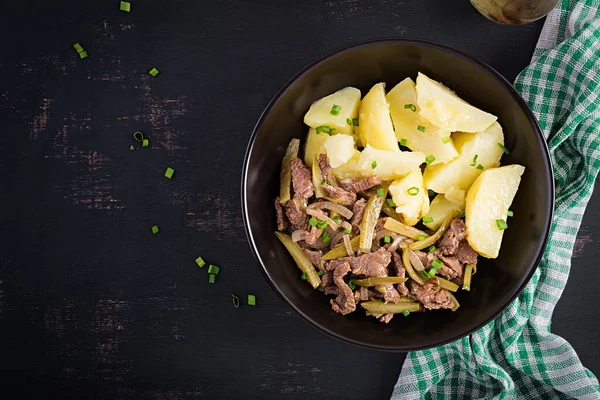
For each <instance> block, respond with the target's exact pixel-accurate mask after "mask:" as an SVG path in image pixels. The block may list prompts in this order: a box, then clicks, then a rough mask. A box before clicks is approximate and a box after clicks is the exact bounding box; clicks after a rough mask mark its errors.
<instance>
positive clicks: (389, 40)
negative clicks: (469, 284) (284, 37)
mask: <svg viewBox="0 0 600 400" xmlns="http://www.w3.org/2000/svg"><path fill="white" fill-rule="evenodd" d="M378 44H406V45H417V46H424V47H431V48H434V49H437V50H442V51H445V52H449V53H452V54H454V55H456V56H458V57H461V58H463V59H466V60H467V61H470V62H471V63H474V64H476V65H478V66H479V67H481V68H483V69H484V70H486V71H487V72H488V73H490V74H491V75H492V76H493V77H494V78H496V79H497V80H498V81H500V83H501V84H502V85H503V86H505V88H506V89H507V90H508V91H509V93H510V94H511V95H512V97H513V98H514V99H515V100H516V101H517V103H518V104H519V105H520V106H521V109H523V111H524V112H525V115H526V116H527V119H528V120H529V122H530V124H531V125H532V126H533V128H534V129H533V130H534V131H535V133H536V134H537V139H538V141H539V142H541V144H542V145H541V148H542V152H543V153H544V154H543V156H544V157H543V159H544V162H545V166H546V168H545V171H546V172H547V173H548V175H547V176H546V177H545V178H546V179H547V180H549V192H550V193H549V195H550V203H549V206H548V208H549V209H548V210H546V213H545V215H546V220H545V225H546V227H545V229H544V235H543V238H542V240H541V241H540V242H539V243H540V247H539V250H538V254H537V256H536V257H535V259H534V260H533V262H532V263H531V265H530V266H529V271H528V272H527V274H525V275H524V276H523V277H522V278H521V279H520V283H519V284H518V285H517V286H516V287H515V288H514V289H513V291H512V293H511V294H510V295H509V296H507V298H506V299H505V300H504V302H503V303H502V304H501V305H500V307H498V309H496V310H495V311H494V312H493V313H491V314H490V315H489V316H488V317H487V318H485V319H484V320H482V322H480V323H479V324H477V325H476V326H475V327H473V328H472V329H468V330H465V331H464V332H463V333H462V334H459V335H453V336H452V337H449V338H447V339H445V340H442V341H440V342H438V343H436V344H435V345H424V346H398V345H392V346H388V345H379V344H375V343H371V342H366V341H361V340H356V339H351V338H348V337H346V336H343V335H340V334H338V333H336V332H334V331H331V330H330V329H327V328H326V327H324V326H321V325H319V324H318V323H316V322H315V321H313V320H312V319H311V318H310V317H309V316H308V315H306V314H305V313H303V312H302V311H301V310H300V309H299V308H298V307H296V306H295V305H294V303H293V302H292V301H291V300H290V299H288V297H287V296H286V295H285V293H283V292H282V291H281V290H280V289H279V287H278V286H277V284H276V283H275V282H274V281H273V280H272V279H271V276H270V275H269V272H268V271H267V268H266V266H265V263H264V262H263V260H262V258H261V256H260V254H259V251H258V249H257V247H256V243H255V241H254V237H253V235H252V231H251V228H250V222H249V220H248V201H247V200H248V199H247V195H246V184H247V180H248V164H249V161H250V155H251V154H252V149H253V147H254V143H255V141H256V136H257V134H258V130H259V129H260V127H261V125H262V123H263V121H264V119H265V117H266V115H267V114H268V113H269V112H270V111H271V109H272V107H273V105H274V104H275V103H276V102H277V101H278V100H279V98H280V97H281V96H282V95H283V93H285V91H287V90H288V88H289V87H290V86H291V85H292V84H293V83H294V82H295V81H296V80H298V79H299V78H300V77H301V76H302V75H304V74H305V73H307V72H308V71H310V70H311V69H312V68H313V67H315V66H317V65H318V64H320V63H322V62H324V61H326V60H328V59H329V58H331V57H333V56H336V55H339V54H341V53H344V52H346V51H350V50H354V49H357V48H360V47H366V46H371V45H378ZM241 201H242V204H241V206H242V217H243V221H244V230H245V231H246V237H247V239H248V244H249V245H250V248H251V250H252V254H253V255H254V258H255V259H256V261H258V263H259V265H260V269H261V272H262V274H263V276H264V277H265V279H266V280H267V282H268V283H269V285H270V286H271V287H272V288H273V290H274V291H275V293H277V295H278V296H279V297H280V298H282V299H283V300H284V301H285V302H286V303H287V304H288V306H290V307H291V308H292V309H293V310H294V311H295V312H296V313H297V314H298V315H300V317H302V319H303V320H304V321H305V322H307V323H308V324H309V325H310V326H312V327H314V328H316V329H317V330H319V331H321V332H323V333H325V334H327V335H329V336H331V337H333V338H335V339H338V340H340V341H342V342H345V343H349V344H353V345H355V346H358V347H362V348H368V349H374V350H382V351H387V352H397V353H404V352H409V351H419V350H425V349H431V348H434V347H438V346H442V345H445V344H448V343H451V342H454V341H457V340H459V339H462V338H463V337H465V336H468V335H470V334H471V333H473V332H475V331H477V330H479V329H481V328H482V327H483V326H485V325H487V324H488V323H489V322H490V321H492V320H494V319H496V318H497V317H498V316H499V315H500V314H501V313H502V312H503V311H504V310H506V309H507V308H508V307H509V306H510V304H511V303H512V302H513V301H514V300H515V299H516V298H517V296H519V294H521V292H522V291H523V289H524V288H525V286H526V285H527V283H529V281H530V279H531V277H532V276H533V274H534V273H535V271H536V270H537V266H538V265H539V263H540V261H541V259H542V257H543V255H544V251H545V249H546V247H547V245H548V240H549V236H550V227H551V226H552V220H553V219H554V202H555V187H554V171H553V169H552V163H551V161H550V151H549V149H548V144H547V142H546V140H545V138H544V135H543V132H542V130H541V128H540V126H539V124H538V121H537V118H536V117H535V115H534V114H533V112H532V111H531V109H530V108H529V105H528V104H527V102H525V100H524V99H523V98H522V97H521V95H520V94H519V93H518V92H517V90H516V89H515V88H514V86H513V85H512V84H511V83H510V82H509V81H508V80H507V79H506V78H505V77H504V76H503V75H502V74H500V73H499V72H498V71H496V70H495V69H494V68H492V67H491V66H489V65H488V64H487V63H485V62H483V61H481V60H479V59H477V58H476V57H474V56H471V55H470V54H468V53H465V52H463V51H461V50H457V49H455V48H453V47H451V46H448V45H445V44H441V43H438V42H435V41H430V40H424V39H415V38H398V37H383V38H375V39H369V40H364V41H360V42H355V43H351V44H348V45H345V46H342V47H339V48H337V49H334V50H332V51H330V52H328V53H327V54H325V55H323V56H321V57H319V58H317V59H316V60H315V61H313V62H311V63H309V64H308V65H306V66H305V67H304V68H302V69H301V70H299V71H298V72H297V73H296V74H294V75H293V76H292V78H290V79H289V80H288V81H287V82H286V83H285V84H284V85H283V86H282V88H281V89H280V90H279V91H278V92H277V94H275V96H273V98H272V99H271V101H269V103H268V104H267V106H266V107H265V109H264V110H263V112H262V113H261V115H260V117H259V118H258V121H257V122H256V124H255V126H254V128H253V130H252V134H251V136H250V138H249V140H248V145H247V148H246V153H245V155H244V162H243V165H242V182H241Z"/></svg>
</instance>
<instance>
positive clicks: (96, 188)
mask: <svg viewBox="0 0 600 400" xmlns="http://www.w3.org/2000/svg"><path fill="white" fill-rule="evenodd" d="M12 3H16V2H12ZM0 22H1V23H0V32H2V34H3V36H2V37H3V51H2V55H1V56H0V82H1V84H0V129H1V138H2V141H1V144H0V188H1V190H0V205H1V206H2V210H3V212H2V213H1V215H0V221H1V225H0V226H1V227H2V245H1V246H0V393H1V395H2V397H3V398H17V396H18V398H61V399H64V398H77V399H82V398H105V399H121V398H152V399H188V398H196V397H205V398H210V399H216V398H224V399H229V398H244V399H261V398H282V399H304V398H317V397H320V398H327V399H329V398H332V399H333V398H335V399H346V398H347V399H385V398H387V397H388V396H389V395H390V393H391V390H392V387H393V385H394V383H395V381H396V378H397V376H398V373H399V371H400V368H401V365H402V362H403V358H404V356H403V355H400V354H388V353H382V352H376V351H371V350H366V349H362V348H357V347H353V346H350V345H347V344H344V343H340V342H338V341H336V340H334V339H332V338H329V337H327V336H325V335H323V334H321V333H319V332H318V331H316V330H315V329H313V328H311V327H310V326H308V325H307V324H306V323H304V322H303V321H301V320H300V318H299V317H297V316H296V315H294V314H293V313H292V312H291V310H290V308H288V307H287V306H286V305H285V304H284V303H283V302H282V301H281V300H280V299H279V298H278V297H277V296H276V295H275V294H274V293H273V292H272V291H271V289H270V288H269V286H268V285H267V284H266V282H265V281H264V279H263V277H262V275H261V273H260V271H259V269H258V266H257V263H256V262H255V260H254V258H253V257H252V255H251V253H250V249H249V247H248V245H247V243H246V237H245V234H244V230H243V227H242V217H241V211H240V193H239V192H240V172H241V165H242V159H243V155H244V151H245V148H246V143H247V140H248V138H249V136H250V133H251V131H252V128H253V126H254V123H255V122H256V120H257V118H258V116H259V115H260V113H261V111H262V109H263V108H264V107H265V106H266V104H267V103H268V101H269V100H270V98H271V97H272V96H273V95H274V94H275V93H276V92H277V90H278V89H279V88H280V87H281V86H282V85H283V84H284V82H286V80H287V79H288V78H289V77H291V76H292V75H293V74H294V73H295V72H296V71H298V70H299V69H300V68H301V67H302V66H304V65H305V64H307V63H309V62H310V61H311V60H313V59H315V58H316V57H319V56H321V55H323V54H325V53H327V52H328V51H330V50H332V49H335V48H336V47H339V46H342V45H346V44H349V43H352V42H355V41H360V40H364V39H369V38H374V37H381V36H403V37H418V38H426V39H431V40H435V41H440V42H443V43H445V44H448V45H452V46H455V47H457V48H459V49H461V50H464V51H466V52H469V53H471V54H473V55H475V56H477V57H479V58H481V59H482V60H484V61H486V62H488V63H489V64H490V65H492V66H493V67H494V68H496V69H497V70H498V71H500V72H501V73H502V74H504V75H505V76H506V77H507V78H508V79H510V80H512V79H514V78H515V76H516V75H517V74H518V72H519V71H520V70H521V69H522V68H523V67H524V66H526V65H527V63H528V61H529V58H530V56H531V53H532V51H533V48H534V45H535V42H536V40H537V37H538V34H539V32H540V29H541V26H542V23H541V22H540V23H535V24H532V25H528V26H519V27H506V26H498V25H495V24H493V23H491V22H489V21H487V20H485V19H484V18H483V17H481V16H479V15H478V14H477V13H476V12H475V11H474V10H473V9H472V8H471V6H470V4H469V2H468V1H467V0H462V1H448V0H436V1H434V0H427V1H425V0H423V1H414V2H408V1H401V0H394V1H391V0H387V1H386V0H379V1H376V0H345V1H334V0H330V1H321V0H319V1H317V0H305V1H302V2H291V1H288V2H286V1H281V0H255V1H249V0H238V1H233V0H231V1H215V2H208V1H199V0H197V1H191V0H189V1H158V0H145V1H135V0H134V1H133V2H132V12H131V13H124V12H121V11H119V1H117V0H112V1H91V0H89V1H88V0H84V1H26V2H19V3H18V5H17V4H13V5H12V6H10V7H8V9H7V8H5V9H4V10H3V15H2V20H1V21H0ZM74 42H79V43H81V45H83V46H84V48H85V49H86V50H87V52H88V54H89V57H88V58H87V59H85V60H81V59H79V57H78V55H77V53H76V52H75V50H73V48H72V47H71V46H72V44H73V43H74ZM153 67H156V68H158V69H159V70H160V75H158V76H157V77H156V78H152V77H151V76H150V75H149V74H148V70H150V69H151V68H153ZM138 130H140V131H142V132H144V133H145V134H146V136H147V137H148V138H149V139H150V143H151V145H150V147H149V148H143V149H137V150H136V151H130V150H129V146H130V145H131V144H136V143H135V142H134V141H133V139H132V133H133V132H135V131H138ZM136 147H138V146H137V144H136ZM168 166H170V167H173V168H175V170H176V172H175V176H174V177H173V179H171V180H168V179H166V178H165V177H164V176H163V174H164V171H165V169H166V167H168ZM599 217H600V198H598V197H595V198H593V199H592V202H591V204H590V207H589V209H588V211H587V215H586V218H585V222H584V226H583V228H582V231H581V233H580V238H579V240H578V242H577V247H576V251H575V256H574V257H575V258H574V265H573V273H572V275H571V278H570V282H569V284H568V286H567V289H566V291H565V294H564V296H563V299H562V300H561V302H560V303H559V305H558V307H557V309H556V313H555V318H554V325H553V329H554V331H555V332H557V333H559V334H561V335H563V336H564V337H565V338H566V339H568V340H569V341H571V343H572V344H573V345H574V347H575V349H576V350H577V351H578V352H579V354H580V356H581V359H582V361H583V362H584V364H585V365H587V366H588V367H589V368H590V369H591V370H592V371H595V372H596V373H598V372H600V359H599V356H598V354H600V339H599V336H598V335H597V331H598V328H599V322H598V318H597V317H598V312H597V308H596V307H595V303H596V302H597V296H596V295H595V293H596V292H597V282H598V278H599V277H600V271H599V270H598V262H597V260H598V259H599V257H600V247H598V246H597V245H596V244H597V243H598V240H596V239H595V236H597V235H598V234H599V233H600V219H599ZM155 224H156V225H159V227H160V230H161V231H160V233H159V234H157V235H154V236H153V235H152V234H151V233H150V228H151V226H152V225H155ZM198 255H202V256H203V257H204V258H205V259H206V260H207V261H208V262H211V263H216V264H218V265H220V266H221V274H220V275H219V278H218V282H217V284H215V285H210V284H209V283H208V277H207V272H206V269H199V268H198V267H197V266H196V264H195V263H194V259H195V258H196V257H197V256H198ZM230 293H236V294H238V295H239V296H241V297H245V296H246V294H248V293H254V294H256V296H257V299H258V306H257V307H248V306H242V307H241V308H239V309H235V308H234V307H233V306H232V304H231V298H230ZM6 395H8V396H6Z"/></svg>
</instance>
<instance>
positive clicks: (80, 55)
mask: <svg viewBox="0 0 600 400" xmlns="http://www.w3.org/2000/svg"><path fill="white" fill-rule="evenodd" d="M87 56H88V53H87V51H85V50H84V51H82V52H80V53H79V58H81V59H82V60H83V59H84V58H87Z"/></svg>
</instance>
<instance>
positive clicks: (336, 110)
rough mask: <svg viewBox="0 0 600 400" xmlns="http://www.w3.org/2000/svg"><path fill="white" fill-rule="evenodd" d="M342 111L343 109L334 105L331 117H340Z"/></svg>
mask: <svg viewBox="0 0 600 400" xmlns="http://www.w3.org/2000/svg"><path fill="white" fill-rule="evenodd" d="M341 109H342V107H340V106H338V105H337V104H334V105H333V107H331V111H330V112H329V113H330V114H331V115H340V111H341Z"/></svg>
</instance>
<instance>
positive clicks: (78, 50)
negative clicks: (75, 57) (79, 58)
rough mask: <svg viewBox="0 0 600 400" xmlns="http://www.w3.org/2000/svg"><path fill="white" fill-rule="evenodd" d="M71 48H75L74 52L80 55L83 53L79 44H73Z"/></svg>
mask: <svg viewBox="0 0 600 400" xmlns="http://www.w3.org/2000/svg"><path fill="white" fill-rule="evenodd" d="M73 48H75V50H77V52H78V53H81V52H82V51H83V47H82V46H81V45H80V44H79V43H75V44H74V45H73Z"/></svg>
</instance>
